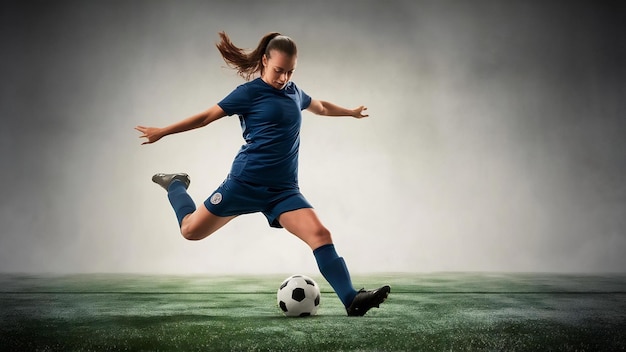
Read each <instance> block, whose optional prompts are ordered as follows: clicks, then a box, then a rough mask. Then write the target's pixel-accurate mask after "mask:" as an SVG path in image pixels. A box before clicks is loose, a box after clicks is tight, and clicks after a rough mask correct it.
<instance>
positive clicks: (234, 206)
mask: <svg viewBox="0 0 626 352" xmlns="http://www.w3.org/2000/svg"><path fill="white" fill-rule="evenodd" d="M204 206H205V207H206V208H207V210H209V211H210V212H211V213H213V214H215V215H217V216H233V215H243V214H250V213H256V212H261V213H263V215H265V217H266V218H267V221H268V222H269V225H270V226H271V227H277V228H281V227H282V226H281V225H280V223H279V222H278V217H279V216H280V214H282V213H285V212H288V211H291V210H296V209H303V208H313V206H311V204H310V203H309V202H308V201H307V200H306V199H305V198H304V196H303V195H302V193H300V189H299V188H298V187H297V186H295V187H291V188H272V187H267V186H262V185H257V184H251V183H248V182H245V181H241V180H237V179H235V178H233V177H231V176H229V177H228V178H226V180H225V181H224V182H223V183H222V184H221V185H220V186H219V187H218V188H217V189H216V190H215V191H214V192H213V193H212V194H211V196H210V197H209V198H207V200H205V201H204Z"/></svg>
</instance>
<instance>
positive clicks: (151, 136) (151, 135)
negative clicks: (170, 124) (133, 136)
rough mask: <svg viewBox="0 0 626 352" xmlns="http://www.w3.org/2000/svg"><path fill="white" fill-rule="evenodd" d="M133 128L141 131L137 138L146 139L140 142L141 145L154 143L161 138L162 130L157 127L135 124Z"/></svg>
mask: <svg viewBox="0 0 626 352" xmlns="http://www.w3.org/2000/svg"><path fill="white" fill-rule="evenodd" d="M135 129H136V130H137V131H139V132H141V133H143V134H142V135H141V136H139V138H145V139H146V141H145V142H143V143H141V145H144V144H150V143H154V142H156V141H158V140H159V139H161V138H163V132H162V130H161V129H160V128H157V127H145V126H137V127H135Z"/></svg>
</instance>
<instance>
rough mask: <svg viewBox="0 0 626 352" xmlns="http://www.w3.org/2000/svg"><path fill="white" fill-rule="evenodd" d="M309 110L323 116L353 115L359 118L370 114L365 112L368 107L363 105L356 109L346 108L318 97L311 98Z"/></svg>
mask: <svg viewBox="0 0 626 352" xmlns="http://www.w3.org/2000/svg"><path fill="white" fill-rule="evenodd" d="M307 110H309V111H310V112H312V113H314V114H316V115H322V116H352V117H355V118H357V119H360V118H363V117H368V116H369V115H367V114H365V113H364V111H365V110H367V108H366V107H365V106H363V105H361V106H359V107H358V108H355V109H346V108H343V107H341V106H338V105H335V104H333V103H329V102H327V101H323V100H316V99H311V104H309V107H308V108H307Z"/></svg>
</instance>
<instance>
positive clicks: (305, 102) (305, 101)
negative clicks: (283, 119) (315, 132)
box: [298, 89, 311, 110]
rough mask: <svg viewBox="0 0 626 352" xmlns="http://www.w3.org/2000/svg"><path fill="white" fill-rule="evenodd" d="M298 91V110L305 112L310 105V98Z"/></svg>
mask: <svg viewBox="0 0 626 352" xmlns="http://www.w3.org/2000/svg"><path fill="white" fill-rule="evenodd" d="M298 90H299V91H300V110H305V109H306V108H308V107H309V105H311V97H310V96H309V95H308V94H306V93H305V92H304V91H303V90H302V89H298Z"/></svg>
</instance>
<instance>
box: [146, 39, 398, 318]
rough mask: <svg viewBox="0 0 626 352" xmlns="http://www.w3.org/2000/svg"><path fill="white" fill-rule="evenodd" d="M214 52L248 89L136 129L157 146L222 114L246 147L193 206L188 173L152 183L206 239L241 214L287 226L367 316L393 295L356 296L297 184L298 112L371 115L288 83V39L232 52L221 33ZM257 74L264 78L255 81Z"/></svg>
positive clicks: (185, 228)
mask: <svg viewBox="0 0 626 352" xmlns="http://www.w3.org/2000/svg"><path fill="white" fill-rule="evenodd" d="M219 35H220V37H221V41H220V42H219V43H218V44H217V48H218V50H219V51H220V53H221V54H222V57H223V58H224V61H226V63H227V64H228V65H229V66H231V67H233V68H235V69H237V72H238V73H239V75H241V76H242V77H243V78H244V79H245V80H246V81H248V82H247V83H244V84H242V85H240V86H239V87H237V88H236V89H235V90H234V91H233V92H231V93H230V94H229V95H228V96H226V97H225V98H224V99H223V100H222V101H220V102H219V103H217V104H216V105H214V106H213V107H211V108H209V109H208V110H206V111H204V112H201V113H199V114H197V115H194V116H191V117H189V118H187V119H184V120H182V121H180V122H177V123H174V124H172V125H170V126H167V127H164V128H156V127H144V126H137V127H135V129H136V130H137V131H139V132H141V133H142V135H141V136H140V138H145V139H146V141H144V142H143V144H148V143H154V142H156V141H158V140H160V139H161V138H163V137H164V136H167V135H170V134H174V133H180V132H185V131H189V130H192V129H195V128H200V127H204V126H206V125H208V124H209V123H211V122H213V121H215V120H217V119H220V118H222V117H224V116H227V115H228V116H230V115H234V114H236V115H238V116H239V121H240V124H241V128H242V130H243V138H244V140H245V144H244V145H243V146H242V147H241V149H240V150H239V153H238V154H237V156H236V157H235V160H234V162H233V164H232V167H231V170H230V173H229V174H228V176H227V178H226V180H225V181H224V182H223V183H222V184H221V185H220V186H219V187H218V188H217V189H216V190H215V191H214V192H213V193H212V194H211V195H210V196H209V198H207V199H206V201H205V202H204V204H203V205H202V206H199V207H198V208H196V206H195V204H194V202H193V200H192V199H191V197H190V196H189V195H188V194H187V188H188V187H189V183H190V182H191V181H190V179H189V176H188V175H187V174H184V173H178V174H156V175H154V176H153V177H152V181H154V182H155V183H157V184H159V185H160V186H162V187H163V188H165V190H166V191H167V194H168V198H169V201H170V203H171V205H172V207H173V208H174V212H175V213H176V217H177V219H178V223H179V225H180V230H181V234H182V235H183V237H184V238H186V239H188V240H201V239H203V238H205V237H207V236H209V235H210V234H212V233H213V232H215V231H217V230H218V229H219V228H221V227H222V226H224V225H225V224H226V223H228V222H229V221H230V220H232V219H233V218H235V217H236V216H238V215H242V214H248V213H254V212H262V213H263V215H265V217H266V218H267V220H268V222H269V225H270V226H272V227H276V228H281V227H282V228H285V229H286V230H287V231H289V232H291V233H292V234H294V235H295V236H297V237H298V238H300V239H301V240H302V241H304V242H305V243H306V244H307V245H309V247H310V248H311V249H312V250H313V254H314V256H315V259H316V261H317V264H318V267H319V270H320V272H321V273H322V275H323V276H324V278H325V279H326V280H327V281H328V282H329V283H330V285H331V286H332V288H333V289H334V290H335V292H336V293H337V295H338V296H339V299H340V300H341V302H342V303H343V304H344V306H345V307H346V311H347V313H348V315H349V316H362V315H364V314H365V313H366V312H367V311H368V310H369V309H370V308H372V307H378V306H379V304H380V303H382V302H383V301H384V300H385V299H386V298H387V296H388V294H389V292H390V288H389V286H382V287H380V288H378V289H376V290H364V289H361V290H359V291H356V290H355V289H354V287H353V286H352V281H351V278H350V274H349V272H348V269H347V267H346V264H345V262H344V260H343V258H342V257H340V256H339V255H338V254H337V252H336V250H335V247H334V245H333V240H332V238H331V234H330V232H329V231H328V230H327V229H326V228H325V227H324V225H322V223H321V222H320V220H319V218H318V217H317V215H316V214H315V212H314V211H313V207H312V206H311V204H310V203H309V202H308V201H307V200H306V199H305V198H304V196H303V195H302V194H301V193H300V189H299V186H298V150H299V146H300V125H301V120H302V115H301V111H302V110H304V109H307V110H309V111H310V112H312V113H314V114H317V115H324V116H352V117H354V118H357V119H360V118H364V117H367V116H368V115H366V114H365V113H364V112H365V110H366V108H365V107H363V106H359V107H357V108H355V109H352V110H349V109H345V108H343V107H340V106H337V105H335V104H332V103H329V102H326V101H321V100H316V99H312V98H311V97H309V96H308V95H307V94H306V93H305V92H304V91H302V90H301V89H300V88H298V87H297V86H296V84H295V83H293V82H292V81H291V77H292V75H293V73H294V71H295V69H296V61H297V49H296V44H295V43H294V41H293V40H291V38H289V37H287V36H283V35H280V33H269V34H267V35H266V36H264V37H263V38H261V41H260V42H259V45H258V46H257V48H256V49H255V50H253V51H245V50H243V49H241V48H239V47H237V46H235V45H234V44H233V43H232V42H231V41H230V38H229V37H228V36H227V35H226V34H225V33H224V32H220V33H219ZM257 73H260V77H257V78H255V79H253V80H250V79H251V78H253V76H255V75H256V74H257Z"/></svg>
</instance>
